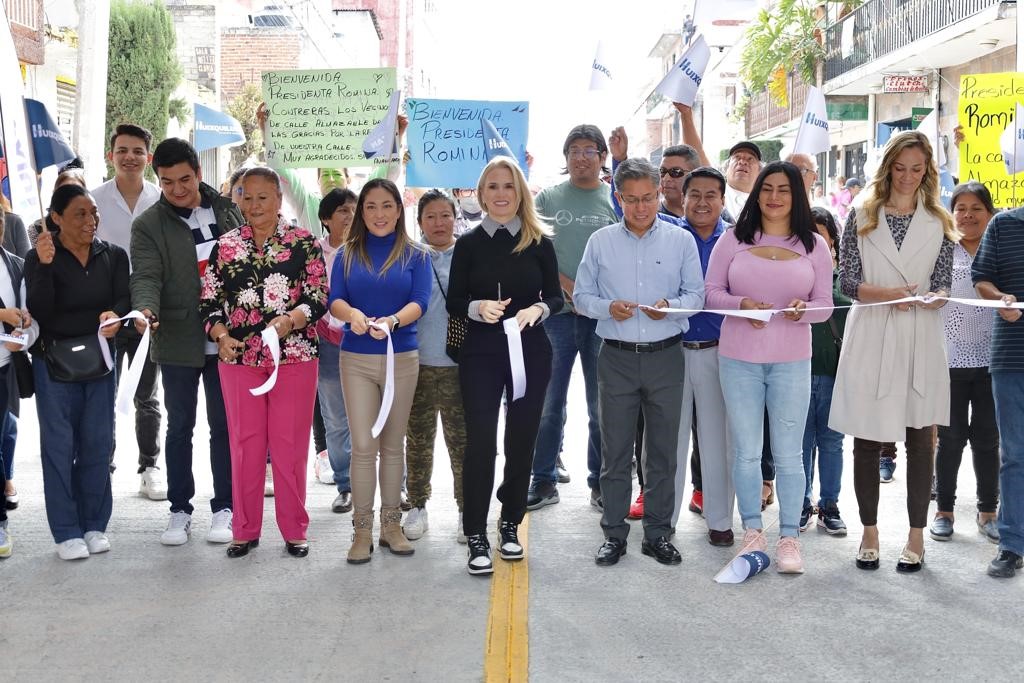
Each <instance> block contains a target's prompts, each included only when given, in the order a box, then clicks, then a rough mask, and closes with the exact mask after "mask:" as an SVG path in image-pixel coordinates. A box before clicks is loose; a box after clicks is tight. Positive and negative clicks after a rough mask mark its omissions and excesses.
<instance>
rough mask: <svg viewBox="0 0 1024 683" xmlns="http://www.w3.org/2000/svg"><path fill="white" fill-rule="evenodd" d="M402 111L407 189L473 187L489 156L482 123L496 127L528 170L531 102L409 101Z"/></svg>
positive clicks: (521, 165)
mask: <svg viewBox="0 0 1024 683" xmlns="http://www.w3.org/2000/svg"><path fill="white" fill-rule="evenodd" d="M405 108H406V112H407V114H408V116H409V128H408V130H407V131H406V141H407V143H408V147H409V157H410V159H409V165H408V166H407V167H406V184H407V185H409V186H410V187H442V188H450V187H476V183H477V180H478V179H479V178H480V171H482V170H483V168H484V166H485V165H486V164H487V158H488V156H487V151H486V149H485V142H484V137H483V130H482V128H483V126H482V124H481V120H482V119H485V120H487V121H490V122H491V123H492V124H494V128H495V129H496V130H497V131H498V133H499V134H500V135H501V137H502V138H504V139H505V142H507V143H508V146H509V148H510V149H511V150H512V152H513V154H515V156H516V158H517V159H518V160H519V167H520V168H522V169H524V170H525V169H526V141H527V137H528V133H529V123H530V103H529V102H489V101H485V100H421V99H408V100H406V101H405Z"/></svg>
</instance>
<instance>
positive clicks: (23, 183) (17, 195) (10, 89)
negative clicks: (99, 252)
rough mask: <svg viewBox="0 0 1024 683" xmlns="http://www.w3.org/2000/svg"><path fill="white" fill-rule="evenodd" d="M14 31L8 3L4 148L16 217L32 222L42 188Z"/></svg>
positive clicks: (1, 109) (0, 57) (2, 40)
mask: <svg viewBox="0 0 1024 683" xmlns="http://www.w3.org/2000/svg"><path fill="white" fill-rule="evenodd" d="M8 4H9V3H8ZM10 28H11V27H10V24H9V23H8V21H7V12H6V10H5V9H4V3H0V81H2V82H3V84H4V87H3V88H0V146H2V149H3V154H4V160H5V161H6V162H7V174H8V176H7V177H8V182H9V188H8V189H9V190H10V193H11V205H12V206H13V208H14V213H16V214H18V215H20V216H21V218H22V220H24V221H26V222H29V221H33V220H35V219H36V218H38V217H39V186H38V184H37V182H36V171H35V168H34V167H33V166H32V158H31V156H30V155H31V154H32V143H31V137H30V134H29V127H28V125H27V123H26V117H25V103H24V99H23V98H22V94H23V88H22V81H21V70H20V69H19V68H18V53H17V51H16V50H15V48H14V39H13V38H12V37H11V30H10Z"/></svg>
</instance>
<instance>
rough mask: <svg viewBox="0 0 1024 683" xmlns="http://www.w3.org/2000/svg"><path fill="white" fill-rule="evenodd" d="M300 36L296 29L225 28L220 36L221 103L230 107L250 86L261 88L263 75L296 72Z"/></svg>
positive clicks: (300, 48)
mask: <svg viewBox="0 0 1024 683" xmlns="http://www.w3.org/2000/svg"><path fill="white" fill-rule="evenodd" d="M301 50H302V38H301V33H300V32H299V31H296V30H294V29H267V28H259V29H256V28H224V29H222V30H221V34H220V91H221V103H222V105H224V106H227V104H228V103H229V102H231V100H233V99H234V98H235V96H236V95H237V94H238V93H239V91H240V90H241V89H242V87H243V86H244V85H245V84H247V83H253V84H255V85H256V86H259V84H260V75H261V74H262V73H263V72H264V71H274V70H277V69H297V68H298V67H299V53H300V52H301Z"/></svg>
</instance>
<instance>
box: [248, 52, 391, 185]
mask: <svg viewBox="0 0 1024 683" xmlns="http://www.w3.org/2000/svg"><path fill="white" fill-rule="evenodd" d="M262 81H263V97H264V100H265V101H266V103H267V108H268V110H269V113H270V131H269V133H270V141H271V143H272V145H270V146H268V148H269V147H272V149H269V151H268V155H269V154H273V155H274V156H275V157H276V158H275V159H274V161H275V163H277V164H279V165H280V166H283V167H285V168H331V167H338V166H367V165H371V164H372V163H374V162H370V161H367V159H366V157H365V155H364V154H363V141H364V140H365V139H366V136H367V135H369V134H370V131H372V130H373V129H374V127H375V126H376V125H377V124H378V123H380V121H381V119H382V118H384V114H385V113H387V110H388V100H389V98H390V97H391V93H392V92H394V90H395V87H396V76H395V69H393V68H389V69H315V70H304V71H303V70H300V71H264V72H263V77H262ZM382 161H383V162H385V163H386V162H387V159H386V158H385V159H382Z"/></svg>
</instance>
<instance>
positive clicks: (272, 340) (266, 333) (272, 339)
mask: <svg viewBox="0 0 1024 683" xmlns="http://www.w3.org/2000/svg"><path fill="white" fill-rule="evenodd" d="M260 339H262V340H263V345H264V346H266V347H267V350H268V351H270V357H271V358H272V359H273V361H274V371H273V372H272V373H270V377H268V378H267V381H266V382H264V383H263V384H261V385H259V386H258V387H256V388H255V389H250V390H249V393H250V394H252V395H253V396H262V395H263V394H266V393H267V392H269V391H270V390H271V389H273V388H274V385H275V384H277V369H278V368H279V367H281V340H280V338H279V337H278V336H277V328H276V327H274V326H273V325H271V326H270V327H267V328H266V329H264V330H263V331H262V332H260Z"/></svg>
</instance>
